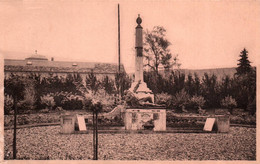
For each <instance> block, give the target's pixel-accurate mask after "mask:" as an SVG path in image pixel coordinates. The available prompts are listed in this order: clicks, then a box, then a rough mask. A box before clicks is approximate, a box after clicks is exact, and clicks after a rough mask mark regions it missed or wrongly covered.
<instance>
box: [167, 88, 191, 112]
mask: <svg viewBox="0 0 260 164" xmlns="http://www.w3.org/2000/svg"><path fill="white" fill-rule="evenodd" d="M189 99H190V96H189V95H188V94H187V92H186V91H185V90H184V89H182V90H181V91H180V92H178V93H177V94H176V95H175V96H174V97H173V98H172V99H171V100H170V101H169V102H168V103H167V105H166V107H167V108H170V109H176V110H177V111H184V110H185V108H186V107H187V105H188V103H189Z"/></svg>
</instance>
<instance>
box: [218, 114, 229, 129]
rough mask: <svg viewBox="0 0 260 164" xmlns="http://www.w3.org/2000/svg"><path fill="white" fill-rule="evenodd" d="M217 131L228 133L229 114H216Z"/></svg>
mask: <svg viewBox="0 0 260 164" xmlns="http://www.w3.org/2000/svg"><path fill="white" fill-rule="evenodd" d="M216 125H217V131H218V132H219V133H228V132H229V127H230V121H229V116H226V115H219V116H216Z"/></svg>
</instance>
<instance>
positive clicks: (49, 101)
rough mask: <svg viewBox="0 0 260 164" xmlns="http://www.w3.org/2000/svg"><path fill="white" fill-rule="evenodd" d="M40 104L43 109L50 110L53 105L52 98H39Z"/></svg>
mask: <svg viewBox="0 0 260 164" xmlns="http://www.w3.org/2000/svg"><path fill="white" fill-rule="evenodd" d="M41 104H42V105H43V106H44V108H48V109H50V110H52V109H53V107H54V105H55V102H54V98H53V96H51V95H50V94H47V95H43V96H41Z"/></svg>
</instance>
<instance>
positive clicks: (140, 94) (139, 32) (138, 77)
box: [129, 15, 154, 103]
mask: <svg viewBox="0 0 260 164" xmlns="http://www.w3.org/2000/svg"><path fill="white" fill-rule="evenodd" d="M136 23H137V26H136V28H135V49H136V53H135V80H134V82H133V83H132V85H131V88H130V89H129V91H131V92H133V93H134V95H135V96H136V97H137V98H138V99H142V98H147V97H151V100H152V102H153V103H154V95H153V92H152V91H151V90H150V89H149V88H148V87H147V84H146V83H145V82H144V75H143V27H142V26H141V23H142V19H141V18H140V15H138V18H137V19H136Z"/></svg>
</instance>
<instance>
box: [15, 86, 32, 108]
mask: <svg viewBox="0 0 260 164" xmlns="http://www.w3.org/2000/svg"><path fill="white" fill-rule="evenodd" d="M35 95H36V94H35V90H34V87H33V85H31V84H29V85H27V86H26V87H25V90H24V99H23V100H21V101H19V102H18V103H17V106H18V109H19V112H20V113H29V112H30V111H31V110H34V109H35V102H36V96H35Z"/></svg>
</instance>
